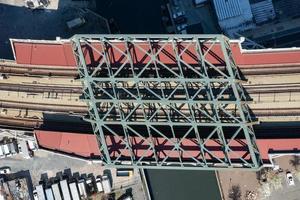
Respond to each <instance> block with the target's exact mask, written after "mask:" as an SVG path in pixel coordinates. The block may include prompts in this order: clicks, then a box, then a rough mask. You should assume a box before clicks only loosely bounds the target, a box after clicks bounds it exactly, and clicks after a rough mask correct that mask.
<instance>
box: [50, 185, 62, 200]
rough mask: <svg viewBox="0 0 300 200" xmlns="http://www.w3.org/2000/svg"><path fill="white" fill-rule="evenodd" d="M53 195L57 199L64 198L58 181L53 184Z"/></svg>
mask: <svg viewBox="0 0 300 200" xmlns="http://www.w3.org/2000/svg"><path fill="white" fill-rule="evenodd" d="M51 188H52V192H53V196H54V199H55V200H62V198H61V194H60V191H59V187H58V183H54V184H52V185H51Z"/></svg>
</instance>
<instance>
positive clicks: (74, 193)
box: [69, 182, 80, 200]
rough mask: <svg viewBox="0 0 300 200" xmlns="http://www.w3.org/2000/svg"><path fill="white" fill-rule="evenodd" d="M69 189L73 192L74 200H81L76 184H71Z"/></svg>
mask: <svg viewBox="0 0 300 200" xmlns="http://www.w3.org/2000/svg"><path fill="white" fill-rule="evenodd" d="M69 187H70V190H71V195H72V199H73V200H80V197H79V194H78V189H77V185H76V183H75V182H73V183H70V184H69Z"/></svg>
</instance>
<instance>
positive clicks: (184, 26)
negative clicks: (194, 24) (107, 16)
mask: <svg viewBox="0 0 300 200" xmlns="http://www.w3.org/2000/svg"><path fill="white" fill-rule="evenodd" d="M187 26H188V25H187V24H179V25H178V26H177V27H176V28H177V31H182V30H184V29H186V27H187Z"/></svg>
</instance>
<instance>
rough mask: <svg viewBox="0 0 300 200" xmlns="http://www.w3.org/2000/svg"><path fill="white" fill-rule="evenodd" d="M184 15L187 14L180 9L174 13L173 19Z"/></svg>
mask: <svg viewBox="0 0 300 200" xmlns="http://www.w3.org/2000/svg"><path fill="white" fill-rule="evenodd" d="M184 15H185V12H184V11H179V12H176V13H173V19H176V18H178V17H181V16H184Z"/></svg>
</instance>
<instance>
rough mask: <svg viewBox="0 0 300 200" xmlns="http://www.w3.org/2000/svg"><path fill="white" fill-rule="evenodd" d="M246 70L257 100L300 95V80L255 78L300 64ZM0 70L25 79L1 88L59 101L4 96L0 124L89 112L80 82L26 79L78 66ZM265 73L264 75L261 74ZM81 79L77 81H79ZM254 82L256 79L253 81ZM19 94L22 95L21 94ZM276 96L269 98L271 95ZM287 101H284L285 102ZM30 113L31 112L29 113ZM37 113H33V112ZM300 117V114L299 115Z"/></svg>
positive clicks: (296, 110) (266, 111) (4, 66)
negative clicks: (64, 99)
mask: <svg viewBox="0 0 300 200" xmlns="http://www.w3.org/2000/svg"><path fill="white" fill-rule="evenodd" d="M240 70H241V72H242V74H243V75H244V76H245V77H246V78H247V79H250V80H251V81H250V82H248V83H246V84H244V85H243V87H244V88H245V89H246V92H247V93H248V94H249V95H250V97H252V99H253V100H254V102H255V104H260V103H263V102H264V99H263V98H267V101H271V102H276V101H277V99H276V98H278V97H281V98H282V96H289V98H288V99H285V100H283V101H285V102H293V101H294V100H292V98H291V97H293V95H294V96H297V99H298V96H299V97H300V82H295V81H291V82H281V81H275V82H271V83H263V84H261V83H259V82H257V81H254V82H253V80H252V79H253V78H254V77H255V78H256V79H264V78H265V77H272V76H274V77H278V78H279V80H280V77H281V76H284V75H290V74H298V73H299V74H300V65H288V66H285V67H284V68H283V67H282V66H273V67H270V66H266V67H261V66H240ZM0 73H3V74H5V76H6V77H5V78H7V80H9V79H10V78H12V77H19V78H20V79H22V80H24V81H22V82H20V83H16V82H15V81H13V82H9V81H8V82H7V81H6V80H3V81H0V91H5V92H7V94H9V93H24V94H31V95H43V97H44V96H51V95H50V94H54V95H52V101H57V102H56V103H53V104H52V103H49V102H46V101H43V100H42V99H41V100H40V101H39V102H36V101H33V102H30V101H24V99H9V98H7V99H0V109H1V110H2V114H0V125H9V126H14V127H26V128H35V127H40V126H42V125H43V124H44V121H43V120H44V119H43V113H54V114H55V113H58V114H68V115H70V114H71V115H75V116H84V115H86V114H87V106H86V105H85V104H78V102H77V101H79V100H80V96H81V94H82V87H81V86H80V85H79V84H67V85H63V84H61V83H59V82H57V83H56V84H53V83H52V84H46V83H41V82H39V81H31V82H30V81H26V79H28V78H31V79H39V78H42V77H43V78H47V77H48V78H49V79H52V80H53V81H52V82H55V80H56V78H60V79H66V80H67V79H68V80H70V79H71V80H75V79H76V78H77V76H78V74H77V70H76V68H75V67H70V66H68V67H62V66H40V65H39V66H34V65H25V64H22V65H20V64H16V63H15V62H8V61H5V62H0ZM260 77H261V78H260ZM78 82H79V81H77V83H78ZM251 82H253V83H251ZM72 95H73V96H74V98H75V99H76V103H75V101H74V100H71V98H70V101H68V102H65V103H60V102H59V101H61V99H63V98H64V97H68V96H72ZM18 96H19V95H18ZM275 96H276V98H275ZM272 98H273V99H274V100H269V99H272ZM282 103H284V102H282ZM18 110H20V111H23V112H25V113H26V115H25V116H18V115H6V114H3V113H7V112H8V113H9V112H10V111H13V113H15V112H17V111H18ZM251 110H252V113H253V114H254V115H255V117H258V118H269V117H274V118H276V119H277V118H278V117H294V118H297V117H298V116H300V106H299V107H297V106H294V105H291V106H289V107H288V108H282V107H280V106H278V107H277V106H271V107H266V108H261V107H255V106H254V107H253V108H251ZM27 113H29V114H28V115H27ZM31 113H33V114H31ZM297 119H298V118H297Z"/></svg>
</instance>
